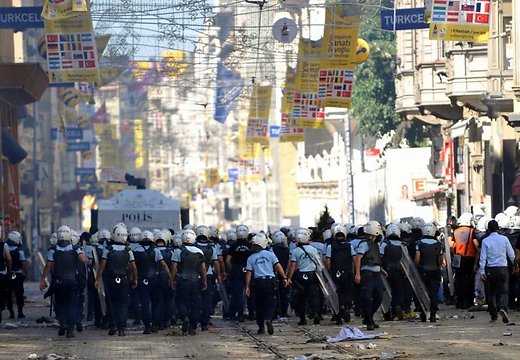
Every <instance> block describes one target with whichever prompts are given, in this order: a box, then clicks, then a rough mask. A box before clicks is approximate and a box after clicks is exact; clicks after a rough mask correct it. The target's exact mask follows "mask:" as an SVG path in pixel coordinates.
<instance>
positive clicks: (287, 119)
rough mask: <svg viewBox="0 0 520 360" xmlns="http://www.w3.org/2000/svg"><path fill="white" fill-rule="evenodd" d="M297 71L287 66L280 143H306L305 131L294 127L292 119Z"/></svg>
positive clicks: (283, 91)
mask: <svg viewBox="0 0 520 360" xmlns="http://www.w3.org/2000/svg"><path fill="white" fill-rule="evenodd" d="M295 80H296V71H295V69H293V68H291V67H290V66H287V70H286V75H285V84H284V86H283V89H282V94H283V97H282V120H281V127H280V137H279V141H280V142H293V141H304V140H305V136H304V130H303V128H302V127H300V126H298V124H297V125H296V126H292V124H293V123H294V121H293V120H292V118H291V115H292V108H293V107H292V106H293V97H294V92H295V91H296V90H295V89H296V83H295Z"/></svg>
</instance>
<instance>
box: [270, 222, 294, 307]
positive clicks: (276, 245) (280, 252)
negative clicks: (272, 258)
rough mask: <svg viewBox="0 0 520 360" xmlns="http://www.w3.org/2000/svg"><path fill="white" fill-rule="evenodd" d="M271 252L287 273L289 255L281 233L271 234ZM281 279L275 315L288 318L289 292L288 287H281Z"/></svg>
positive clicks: (283, 235) (279, 280)
mask: <svg viewBox="0 0 520 360" xmlns="http://www.w3.org/2000/svg"><path fill="white" fill-rule="evenodd" d="M271 251H272V252H273V253H274V254H275V255H276V258H277V259H278V262H279V263H280V265H281V266H282V269H284V271H285V272H288V271H289V259H290V257H291V253H290V252H289V246H288V244H287V236H285V234H284V233H283V232H281V231H277V232H275V233H274V234H273V246H271ZM284 277H285V276H283V277H278V304H277V313H278V315H279V316H281V317H288V314H287V310H288V309H289V290H290V288H289V287H288V286H283V278H284Z"/></svg>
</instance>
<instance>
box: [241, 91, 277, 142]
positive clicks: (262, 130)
mask: <svg viewBox="0 0 520 360" xmlns="http://www.w3.org/2000/svg"><path fill="white" fill-rule="evenodd" d="M272 93H273V87H272V86H270V85H269V86H255V88H254V89H253V95H252V97H251V102H250V105H249V118H248V120H247V131H246V138H247V141H249V142H258V143H262V144H268V143H269V138H268V134H269V113H270V112H271V96H272Z"/></svg>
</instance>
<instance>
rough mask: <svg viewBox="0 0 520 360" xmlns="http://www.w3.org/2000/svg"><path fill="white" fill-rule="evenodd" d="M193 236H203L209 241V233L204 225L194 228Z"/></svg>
mask: <svg viewBox="0 0 520 360" xmlns="http://www.w3.org/2000/svg"><path fill="white" fill-rule="evenodd" d="M195 235H197V237H199V236H204V237H206V239H209V237H210V236H211V232H210V230H209V228H208V227H207V226H206V225H199V226H197V227H196V228H195Z"/></svg>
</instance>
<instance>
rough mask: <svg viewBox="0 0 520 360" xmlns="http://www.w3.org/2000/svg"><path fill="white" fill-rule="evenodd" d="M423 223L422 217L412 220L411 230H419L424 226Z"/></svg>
mask: <svg viewBox="0 0 520 360" xmlns="http://www.w3.org/2000/svg"><path fill="white" fill-rule="evenodd" d="M424 224H425V222H424V219H423V218H422V217H414V218H413V219H412V229H413V230H421V229H422V227H423V226H424Z"/></svg>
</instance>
